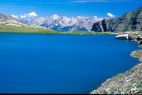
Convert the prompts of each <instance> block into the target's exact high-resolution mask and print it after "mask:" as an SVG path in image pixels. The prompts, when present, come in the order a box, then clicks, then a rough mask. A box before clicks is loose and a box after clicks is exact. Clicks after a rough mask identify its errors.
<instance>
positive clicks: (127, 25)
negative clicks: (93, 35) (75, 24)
mask: <svg viewBox="0 0 142 95" xmlns="http://www.w3.org/2000/svg"><path fill="white" fill-rule="evenodd" d="M92 31H95V32H124V31H142V7H141V8H138V9H136V10H134V11H132V12H129V13H126V14H124V15H123V16H121V17H119V18H112V19H104V20H102V21H99V22H96V23H94V25H93V27H92Z"/></svg>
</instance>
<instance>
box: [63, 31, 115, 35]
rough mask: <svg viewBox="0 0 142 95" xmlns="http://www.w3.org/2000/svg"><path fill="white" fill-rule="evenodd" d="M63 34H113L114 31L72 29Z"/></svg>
mask: <svg viewBox="0 0 142 95" xmlns="http://www.w3.org/2000/svg"><path fill="white" fill-rule="evenodd" d="M62 34H80V35H112V34H113V33H112V32H88V31H79V30H75V31H70V32H62Z"/></svg>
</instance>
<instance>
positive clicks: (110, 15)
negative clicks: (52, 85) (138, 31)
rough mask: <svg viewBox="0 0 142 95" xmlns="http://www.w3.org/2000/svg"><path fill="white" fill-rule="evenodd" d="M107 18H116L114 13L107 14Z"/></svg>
mask: <svg viewBox="0 0 142 95" xmlns="http://www.w3.org/2000/svg"><path fill="white" fill-rule="evenodd" d="M107 16H109V17H115V15H113V14H112V13H107Z"/></svg>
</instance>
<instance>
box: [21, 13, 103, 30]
mask: <svg viewBox="0 0 142 95" xmlns="http://www.w3.org/2000/svg"><path fill="white" fill-rule="evenodd" d="M102 19H103V18H98V17H96V16H94V17H80V16H78V17H66V16H58V15H56V14H55V15H52V16H50V17H39V18H33V19H21V21H22V22H23V23H25V24H35V25H39V26H42V27H46V28H48V29H52V30H55V31H60V32H67V31H73V30H80V31H91V29H92V25H93V24H94V23H95V22H97V21H101V20H102Z"/></svg>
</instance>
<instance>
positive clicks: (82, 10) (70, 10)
mask: <svg viewBox="0 0 142 95" xmlns="http://www.w3.org/2000/svg"><path fill="white" fill-rule="evenodd" d="M141 6H142V0H0V12H1V13H6V14H10V15H11V14H13V15H22V14H26V13H30V12H36V13H37V15H38V16H39V17H45V16H51V15H53V14H58V15H60V16H68V17H76V16H90V17H91V16H98V17H107V13H112V14H113V15H115V16H116V17H119V16H121V15H122V14H124V13H126V12H129V11H132V10H134V9H136V8H138V7H141Z"/></svg>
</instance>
